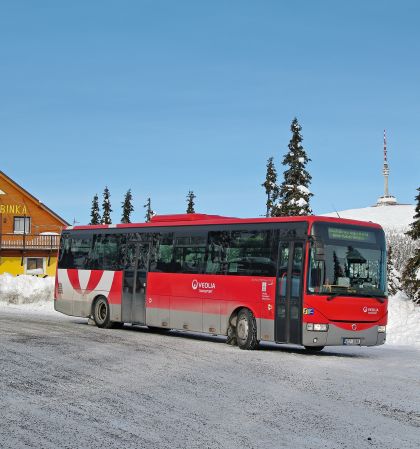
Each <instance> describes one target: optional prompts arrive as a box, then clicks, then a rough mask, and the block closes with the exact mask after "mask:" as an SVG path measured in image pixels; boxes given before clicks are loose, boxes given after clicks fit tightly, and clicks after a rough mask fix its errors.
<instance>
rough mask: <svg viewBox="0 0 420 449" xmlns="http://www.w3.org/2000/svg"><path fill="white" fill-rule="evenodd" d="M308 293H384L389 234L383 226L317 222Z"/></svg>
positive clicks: (380, 295) (314, 231) (382, 295)
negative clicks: (378, 227) (385, 234)
mask: <svg viewBox="0 0 420 449" xmlns="http://www.w3.org/2000/svg"><path fill="white" fill-rule="evenodd" d="M312 237H313V243H312V246H311V251H310V258H309V270H308V272H309V275H308V293H314V294H328V295H334V296H335V295H349V296H375V297H384V296H386V294H387V291H386V261H385V238H384V234H383V231H382V230H381V229H375V228H369V227H361V226H348V225H341V224H332V223H315V224H314V226H313V230H312Z"/></svg>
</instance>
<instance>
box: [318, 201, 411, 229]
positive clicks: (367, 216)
mask: <svg viewBox="0 0 420 449" xmlns="http://www.w3.org/2000/svg"><path fill="white" fill-rule="evenodd" d="M414 214H415V206H413V205H411V204H397V205H395V206H372V207H364V208H361V209H349V210H341V211H338V215H339V216H340V217H341V218H350V219H352V220H362V221H373V222H374V223H378V224H380V225H381V226H382V227H383V228H385V229H394V230H400V231H405V230H407V228H408V227H409V225H410V224H411V223H412V222H413V217H414ZM323 215H325V216H327V217H337V212H329V213H328V214H323Z"/></svg>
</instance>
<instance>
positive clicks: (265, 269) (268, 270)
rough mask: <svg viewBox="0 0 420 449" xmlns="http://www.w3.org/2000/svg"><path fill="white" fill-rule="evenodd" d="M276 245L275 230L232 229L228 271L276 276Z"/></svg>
mask: <svg viewBox="0 0 420 449" xmlns="http://www.w3.org/2000/svg"><path fill="white" fill-rule="evenodd" d="M275 246H276V245H275V233H274V231H270V230H262V231H260V230H252V229H251V230H249V231H232V235H231V244H230V248H229V251H228V273H229V274H237V275H240V276H275V275H276V248H275Z"/></svg>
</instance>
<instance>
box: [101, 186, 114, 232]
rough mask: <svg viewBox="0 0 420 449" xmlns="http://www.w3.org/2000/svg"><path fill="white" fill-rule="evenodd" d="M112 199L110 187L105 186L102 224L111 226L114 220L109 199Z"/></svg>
mask: <svg viewBox="0 0 420 449" xmlns="http://www.w3.org/2000/svg"><path fill="white" fill-rule="evenodd" d="M110 197H111V194H110V193H109V189H108V186H105V189H104V193H103V198H104V199H103V201H102V211H103V214H102V220H101V223H102V224H111V223H112V220H111V212H112V209H111V202H110V200H109V198H110Z"/></svg>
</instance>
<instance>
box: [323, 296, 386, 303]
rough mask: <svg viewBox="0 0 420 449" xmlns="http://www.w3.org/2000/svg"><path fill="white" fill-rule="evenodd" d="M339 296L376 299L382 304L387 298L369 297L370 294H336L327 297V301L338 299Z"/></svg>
mask: <svg viewBox="0 0 420 449" xmlns="http://www.w3.org/2000/svg"><path fill="white" fill-rule="evenodd" d="M337 296H357V297H359V298H362V297H363V298H373V299H376V300H377V301H379V302H380V303H382V304H383V303H384V302H385V298H383V297H382V296H376V295H369V294H367V293H366V294H365V293H362V294H359V295H355V294H352V293H334V294H333V295H330V296H328V297H327V301H331V300H332V299H334V298H336V297H337Z"/></svg>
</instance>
